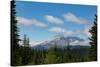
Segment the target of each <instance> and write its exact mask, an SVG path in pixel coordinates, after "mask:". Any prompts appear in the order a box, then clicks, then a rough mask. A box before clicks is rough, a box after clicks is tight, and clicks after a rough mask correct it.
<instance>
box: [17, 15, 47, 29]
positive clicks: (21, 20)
mask: <svg viewBox="0 0 100 67" xmlns="http://www.w3.org/2000/svg"><path fill="white" fill-rule="evenodd" d="M17 20H18V24H22V25H25V26H31V25H35V26H38V27H47V25H46V24H44V23H42V22H40V21H38V20H36V19H27V18H24V17H17Z"/></svg>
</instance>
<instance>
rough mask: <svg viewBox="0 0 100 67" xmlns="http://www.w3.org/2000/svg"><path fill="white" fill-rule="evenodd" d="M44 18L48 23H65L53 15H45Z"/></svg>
mask: <svg viewBox="0 0 100 67" xmlns="http://www.w3.org/2000/svg"><path fill="white" fill-rule="evenodd" d="M44 17H45V19H46V20H47V21H48V22H50V23H53V24H63V23H64V22H63V20H61V19H60V18H57V17H54V16H51V15H45V16H44Z"/></svg>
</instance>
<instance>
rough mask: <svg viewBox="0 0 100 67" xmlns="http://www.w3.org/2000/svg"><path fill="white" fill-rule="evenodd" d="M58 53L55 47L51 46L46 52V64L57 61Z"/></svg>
mask: <svg viewBox="0 0 100 67" xmlns="http://www.w3.org/2000/svg"><path fill="white" fill-rule="evenodd" d="M56 59H57V57H56V55H55V49H54V48H50V49H49V50H48V52H47V54H46V58H45V61H44V62H45V63H46V64H54V63H56Z"/></svg>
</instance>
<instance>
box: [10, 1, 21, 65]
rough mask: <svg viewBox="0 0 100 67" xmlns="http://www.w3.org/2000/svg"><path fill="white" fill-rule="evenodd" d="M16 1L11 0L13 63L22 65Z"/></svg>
mask: <svg viewBox="0 0 100 67" xmlns="http://www.w3.org/2000/svg"><path fill="white" fill-rule="evenodd" d="M15 14H16V12H15V1H11V65H12V66H14V65H20V62H21V57H20V56H19V41H20V39H19V35H18V28H17V20H16V16H15Z"/></svg>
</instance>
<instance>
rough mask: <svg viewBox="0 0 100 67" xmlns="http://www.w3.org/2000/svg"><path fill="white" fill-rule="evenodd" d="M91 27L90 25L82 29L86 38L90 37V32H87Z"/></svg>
mask: <svg viewBox="0 0 100 67" xmlns="http://www.w3.org/2000/svg"><path fill="white" fill-rule="evenodd" d="M91 27H92V25H86V26H85V27H84V31H83V33H84V34H85V35H86V36H87V37H90V36H91V34H90V32H89V30H90V28H91Z"/></svg>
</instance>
